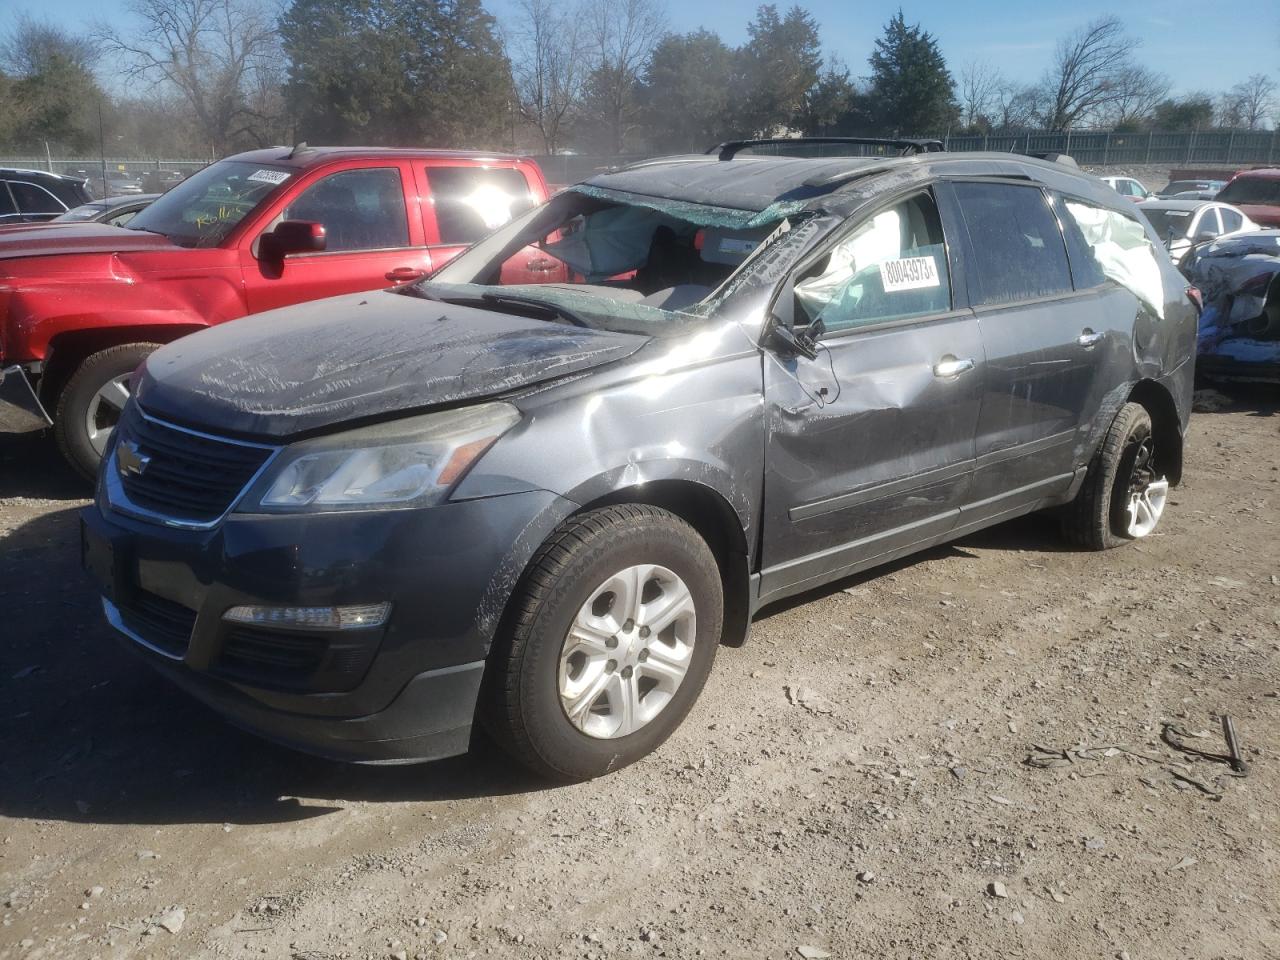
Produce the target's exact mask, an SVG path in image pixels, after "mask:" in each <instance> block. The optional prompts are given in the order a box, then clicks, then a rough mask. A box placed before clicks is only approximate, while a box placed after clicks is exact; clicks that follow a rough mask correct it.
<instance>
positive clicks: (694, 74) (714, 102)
mask: <svg viewBox="0 0 1280 960" xmlns="http://www.w3.org/2000/svg"><path fill="white" fill-rule="evenodd" d="M733 74H734V54H733V51H732V50H730V49H729V48H728V47H727V46H725V44H724V41H722V40H721V39H720V38H719V37H718V36H716V34H714V33H711V32H709V31H707V30H698V31H697V32H695V33H688V34H683V35H677V34H668V35H667V36H666V37H664V38H663V39H662V41H661V42H660V43H659V44H658V46H657V47H656V48H655V49H654V51H653V56H652V58H651V59H650V61H649V67H648V70H647V71H646V72H645V77H644V83H643V85H642V86H641V88H640V92H639V99H640V102H641V104H642V105H643V107H644V111H645V119H646V121H647V123H648V127H649V131H650V133H649V147H650V149H652V150H655V151H658V152H665V153H673V152H685V151H688V152H693V153H698V152H701V151H703V150H706V149H707V148H709V147H711V146H713V145H715V144H717V143H721V142H723V141H724V140H728V139H730V138H731V137H732V134H733V130H732V122H731V120H730V109H729V107H730V96H731V90H732V85H733Z"/></svg>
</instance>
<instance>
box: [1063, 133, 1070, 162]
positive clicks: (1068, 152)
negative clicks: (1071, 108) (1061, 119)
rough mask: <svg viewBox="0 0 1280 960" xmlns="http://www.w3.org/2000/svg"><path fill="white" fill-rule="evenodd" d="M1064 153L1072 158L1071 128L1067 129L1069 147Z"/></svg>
mask: <svg viewBox="0 0 1280 960" xmlns="http://www.w3.org/2000/svg"><path fill="white" fill-rule="evenodd" d="M1062 152H1063V153H1065V154H1066V155H1067V156H1068V157H1069V156H1071V128H1070V127H1067V146H1066V149H1065V150H1063V151H1062Z"/></svg>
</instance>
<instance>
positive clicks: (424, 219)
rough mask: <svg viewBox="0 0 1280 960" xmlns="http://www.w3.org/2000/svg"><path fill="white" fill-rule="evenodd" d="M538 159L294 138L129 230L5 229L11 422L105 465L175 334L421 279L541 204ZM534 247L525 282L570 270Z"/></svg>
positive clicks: (194, 186) (210, 179) (1, 306)
mask: <svg viewBox="0 0 1280 960" xmlns="http://www.w3.org/2000/svg"><path fill="white" fill-rule="evenodd" d="M546 198H547V185H546V181H545V180H544V179H543V176H542V172H541V170H539V168H538V166H537V164H536V163H534V162H533V161H532V160H528V159H524V158H520V157H507V156H493V155H486V154H477V153H459V152H456V151H449V152H444V151H434V150H388V149H369V148H354V147H307V146H305V145H304V146H300V147H295V148H294V149H292V150H290V149H288V148H284V147H277V148H272V149H267V150H255V151H252V152H250V153H242V154H238V155H237V156H233V157H228V158H227V159H225V160H220V161H218V162H217V163H214V164H212V165H211V166H209V167H206V168H205V169H204V170H202V171H201V172H200V173H197V174H196V175H194V176H193V177H191V178H190V179H189V180H186V181H184V182H183V183H181V184H179V185H178V186H176V187H174V188H173V189H172V190H170V191H169V192H168V193H166V194H165V195H164V196H162V197H161V198H160V199H158V200H156V201H155V203H153V204H151V206H149V207H147V208H146V209H145V210H143V211H142V212H141V213H139V214H138V215H137V216H136V217H134V218H133V219H132V220H131V221H130V222H129V224H128V226H127V227H125V228H123V229H122V228H119V227H112V226H107V225H103V224H82V223H66V224H62V223H59V224H49V225H32V226H15V227H9V228H5V229H2V230H0V432H9V433H13V432H23V431H30V430H42V429H45V428H47V427H49V426H50V425H52V426H53V429H54V433H55V436H56V437H57V440H58V444H59V446H60V447H61V449H62V452H63V453H64V454H65V455H66V457H67V459H68V460H69V461H70V462H71V463H72V464H73V465H74V466H75V467H76V468H77V469H79V470H80V471H81V472H82V473H85V474H86V475H89V476H92V475H93V473H94V472H95V471H96V469H97V463H98V460H99V458H100V456H101V452H102V450H103V448H104V446H105V445H106V442H107V438H108V436H109V435H110V432H111V430H112V429H113V428H114V426H115V423H116V420H117V419H118V417H119V413H120V408H121V407H122V406H123V405H124V401H125V400H126V399H127V398H128V390H129V376H130V374H131V373H132V372H133V370H134V369H135V368H136V367H137V366H138V364H139V363H140V362H141V361H142V359H143V358H144V357H145V356H146V355H147V354H148V353H149V352H150V351H151V350H153V349H155V347H156V346H157V345H158V344H161V343H167V342H168V341H170V340H175V339H177V338H178V337H181V336H183V335H184V334H187V333H191V332H193V331H196V330H199V329H201V328H203V327H207V326H209V325H211V324H215V323H221V322H222V321H224V320H231V319H234V318H236V317H241V316H244V315H245V314H250V313H259V312H261V311H264V310H271V309H273V308H275V307H283V306H288V305H289V304H294V303H299V302H301V301H304V300H315V299H319V298H321V297H331V296H336V295H338V294H343V293H355V292H359V291H362V290H373V289H377V288H380V287H386V286H388V285H395V284H402V283H409V282H412V281H414V280H417V279H419V278H421V277H423V276H426V275H427V274H428V273H430V272H431V271H433V270H434V269H436V268H437V267H439V266H440V265H441V264H442V263H444V262H445V261H447V260H449V259H450V258H451V257H453V256H454V255H455V254H457V253H458V252H459V251H461V250H463V249H464V248H465V247H467V246H468V245H470V244H471V243H472V242H474V241H475V240H477V239H479V238H480V237H482V236H484V235H485V234H487V233H488V232H489V231H490V230H492V229H494V228H495V227H498V226H501V225H502V224H503V223H505V222H507V221H508V220H510V219H511V218H512V217H514V216H516V215H518V214H520V213H523V212H524V211H526V210H528V209H530V208H531V207H533V206H536V205H538V204H540V203H542V202H543V201H544V200H545V199H546ZM562 270H563V267H562V266H561V265H560V264H559V263H558V262H557V261H554V260H551V259H550V258H548V257H545V256H540V255H539V253H538V251H537V249H536V248H531V249H530V250H527V251H525V252H523V253H522V254H520V255H517V256H516V257H514V258H512V260H510V261H509V262H508V264H507V266H506V267H505V268H504V272H511V273H514V274H519V275H520V276H519V279H516V278H514V277H513V279H512V280H511V281H509V282H516V283H544V282H549V281H554V280H562V279H565V278H564V277H562V276H559V275H558V274H559V272H561V271H562Z"/></svg>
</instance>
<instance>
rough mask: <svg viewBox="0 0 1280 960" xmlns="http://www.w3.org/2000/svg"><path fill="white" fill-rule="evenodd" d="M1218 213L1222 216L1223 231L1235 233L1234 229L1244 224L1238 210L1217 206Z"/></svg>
mask: <svg viewBox="0 0 1280 960" xmlns="http://www.w3.org/2000/svg"><path fill="white" fill-rule="evenodd" d="M1218 213H1219V214H1221V216H1222V232H1223V233H1235V231H1237V230H1239V229H1240V228H1241V227H1243V226H1244V215H1243V214H1242V213H1241V212H1240V211H1239V210H1231V209H1229V208H1227V207H1219V208H1218Z"/></svg>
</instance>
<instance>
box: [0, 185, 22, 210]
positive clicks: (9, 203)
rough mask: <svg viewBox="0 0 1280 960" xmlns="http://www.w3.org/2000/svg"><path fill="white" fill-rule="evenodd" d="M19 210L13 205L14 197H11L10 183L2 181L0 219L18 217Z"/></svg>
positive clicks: (0, 187)
mask: <svg viewBox="0 0 1280 960" xmlns="http://www.w3.org/2000/svg"><path fill="white" fill-rule="evenodd" d="M17 215H18V208H17V207H15V206H14V205H13V197H11V196H9V181H8V180H0V217H16V216H17Z"/></svg>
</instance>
